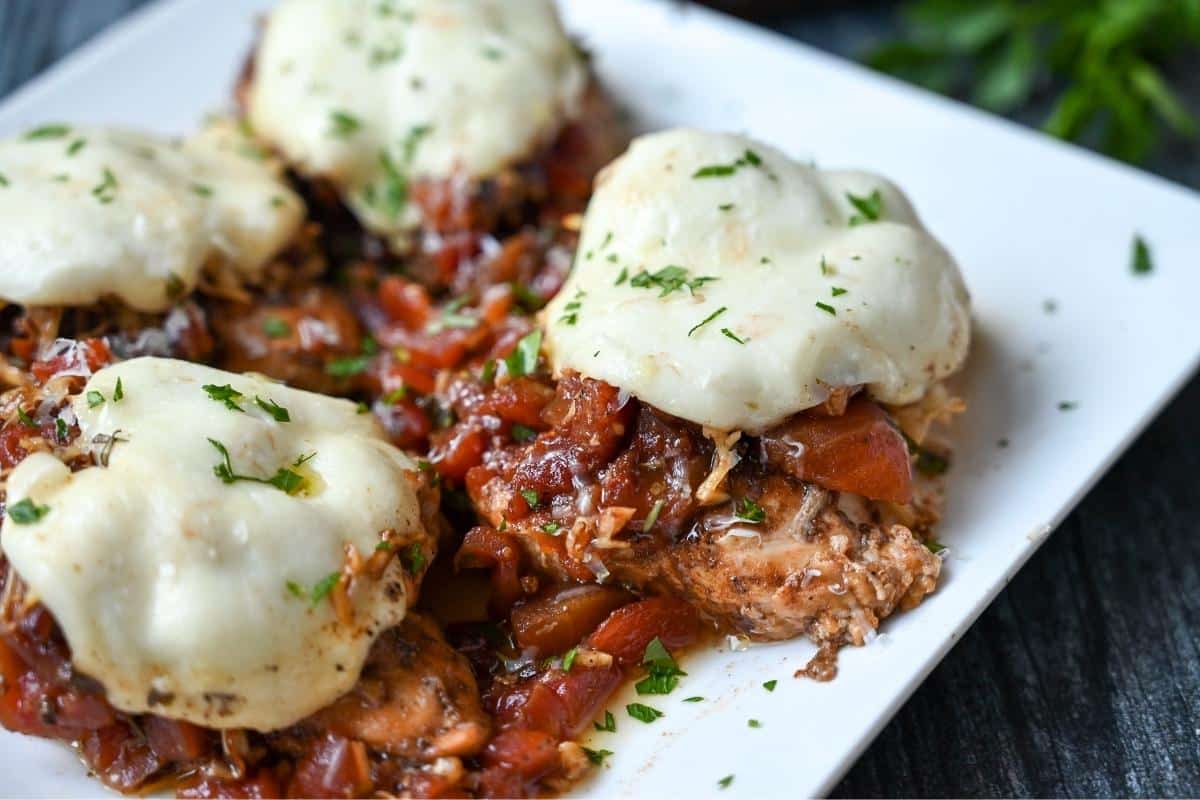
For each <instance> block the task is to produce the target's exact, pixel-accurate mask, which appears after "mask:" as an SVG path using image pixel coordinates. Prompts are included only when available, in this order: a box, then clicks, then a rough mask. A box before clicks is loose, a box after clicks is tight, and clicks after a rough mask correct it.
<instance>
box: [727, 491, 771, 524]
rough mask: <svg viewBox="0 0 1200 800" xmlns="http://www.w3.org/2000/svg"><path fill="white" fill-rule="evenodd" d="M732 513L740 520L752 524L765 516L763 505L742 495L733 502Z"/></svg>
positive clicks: (760, 520)
mask: <svg viewBox="0 0 1200 800" xmlns="http://www.w3.org/2000/svg"><path fill="white" fill-rule="evenodd" d="M733 515H734V516H735V517H737V518H738V519H740V520H741V521H742V522H749V523H752V524H754V525H757V524H758V523H760V522H762V521H763V520H765V519H766V518H767V512H766V511H764V510H763V507H762V506H760V505H759V504H758V503H756V502H754V501H753V500H751V499H750V498H749V497H743V498H741V499H740V500H738V501H737V503H736V504H734V511H733Z"/></svg>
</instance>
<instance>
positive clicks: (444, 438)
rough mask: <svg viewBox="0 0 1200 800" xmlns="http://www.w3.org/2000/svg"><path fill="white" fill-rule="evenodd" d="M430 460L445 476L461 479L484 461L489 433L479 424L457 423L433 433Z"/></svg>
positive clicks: (439, 472)
mask: <svg viewBox="0 0 1200 800" xmlns="http://www.w3.org/2000/svg"><path fill="white" fill-rule="evenodd" d="M432 445H433V446H432V447H431V448H430V450H429V462H430V463H431V464H433V466H434V469H436V470H437V471H438V474H440V475H441V476H442V477H444V478H449V479H450V480H452V481H461V480H463V479H464V478H465V477H466V476H467V472H469V471H470V470H471V469H472V468H474V467H476V466H478V465H479V463H480V462H481V461H483V454H484V451H485V450H487V445H488V434H487V432H486V431H484V430H483V428H482V427H479V426H477V425H455V426H454V427H453V428H450V429H449V430H446V431H438V432H437V433H436V434H434V435H433V439H432Z"/></svg>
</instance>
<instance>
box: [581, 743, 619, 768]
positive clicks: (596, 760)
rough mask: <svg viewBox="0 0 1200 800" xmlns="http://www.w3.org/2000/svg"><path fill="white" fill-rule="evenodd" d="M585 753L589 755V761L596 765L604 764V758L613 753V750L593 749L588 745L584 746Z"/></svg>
mask: <svg viewBox="0 0 1200 800" xmlns="http://www.w3.org/2000/svg"><path fill="white" fill-rule="evenodd" d="M583 753H584V755H586V756H587V757H588V761H590V762H592V763H593V764H595V765H596V766H600V765H601V764H603V763H604V759H606V758H608V757H609V756H611V755H612V754H613V752H612V750H592V749H591V748H588V747H585V748H583Z"/></svg>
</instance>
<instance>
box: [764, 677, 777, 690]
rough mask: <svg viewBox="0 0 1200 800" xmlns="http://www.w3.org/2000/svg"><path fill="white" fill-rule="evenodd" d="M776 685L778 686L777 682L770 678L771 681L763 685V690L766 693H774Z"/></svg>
mask: <svg viewBox="0 0 1200 800" xmlns="http://www.w3.org/2000/svg"><path fill="white" fill-rule="evenodd" d="M778 685H779V681H777V680H775V679H774V678H772V679H771V680H769V681H767V682H766V683H764V684H763V688H764V689H766V690H767V691H768V692H773V691H775V687H776V686H778Z"/></svg>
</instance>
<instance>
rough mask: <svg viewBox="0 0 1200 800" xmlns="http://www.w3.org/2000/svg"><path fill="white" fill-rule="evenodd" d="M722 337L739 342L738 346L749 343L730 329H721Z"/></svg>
mask: <svg viewBox="0 0 1200 800" xmlns="http://www.w3.org/2000/svg"><path fill="white" fill-rule="evenodd" d="M721 335H722V336H724V337H725V338H726V339H731V340H733V341H735V342H737V343H738V344H745V343H746V342H747V341H748V340H747V339H743V338H742V337H740V336H738V335H737V334H736V333H734V332H733V331H731V330H729V328H721Z"/></svg>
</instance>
